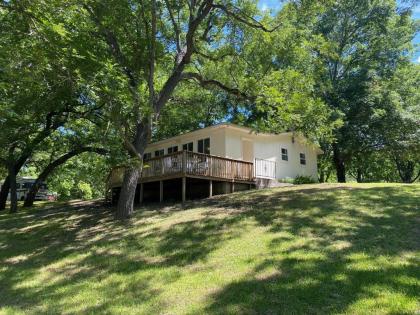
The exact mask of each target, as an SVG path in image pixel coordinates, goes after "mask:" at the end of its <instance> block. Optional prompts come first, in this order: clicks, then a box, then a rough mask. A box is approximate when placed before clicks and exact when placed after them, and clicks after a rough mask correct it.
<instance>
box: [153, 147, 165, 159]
mask: <svg viewBox="0 0 420 315" xmlns="http://www.w3.org/2000/svg"><path fill="white" fill-rule="evenodd" d="M163 155H165V150H163V149H162V150H156V151H155V156H156V157H158V156H163Z"/></svg>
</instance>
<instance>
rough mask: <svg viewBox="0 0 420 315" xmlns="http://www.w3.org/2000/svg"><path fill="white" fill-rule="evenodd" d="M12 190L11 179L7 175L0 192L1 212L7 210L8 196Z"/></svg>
mask: <svg viewBox="0 0 420 315" xmlns="http://www.w3.org/2000/svg"><path fill="white" fill-rule="evenodd" d="M9 190H10V177H9V175H7V177H6V179H5V180H4V183H3V185H2V186H1V190H0V211H1V210H4V209H6V202H7V195H8V194H9Z"/></svg>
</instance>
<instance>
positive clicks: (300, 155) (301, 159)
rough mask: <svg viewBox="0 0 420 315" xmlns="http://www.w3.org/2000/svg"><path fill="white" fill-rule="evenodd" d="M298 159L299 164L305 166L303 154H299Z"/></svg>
mask: <svg viewBox="0 0 420 315" xmlns="http://www.w3.org/2000/svg"><path fill="white" fill-rule="evenodd" d="M299 157H300V164H302V165H306V156H305V153H301V154H299Z"/></svg>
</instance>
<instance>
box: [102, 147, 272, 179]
mask: <svg viewBox="0 0 420 315" xmlns="http://www.w3.org/2000/svg"><path fill="white" fill-rule="evenodd" d="M270 165H271V164H270ZM123 173H124V168H123V167H119V168H114V169H113V170H112V172H111V174H110V176H109V178H108V183H109V185H108V186H109V187H115V186H117V185H118V184H121V183H122V178H123ZM176 176H197V177H206V178H211V179H215V180H217V179H220V180H229V181H231V180H236V181H253V180H254V178H255V176H256V174H255V173H254V164H253V163H252V162H245V161H241V160H234V159H229V158H224V157H219V156H214V155H209V154H202V153H196V152H188V151H180V152H175V153H171V154H168V155H164V156H159V157H154V158H151V159H149V160H147V161H145V162H144V166H143V170H142V173H141V178H142V179H144V180H154V179H156V180H159V179H160V178H171V177H176Z"/></svg>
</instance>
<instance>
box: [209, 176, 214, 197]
mask: <svg viewBox="0 0 420 315" xmlns="http://www.w3.org/2000/svg"><path fill="white" fill-rule="evenodd" d="M209 197H213V181H212V180H211V179H210V181H209Z"/></svg>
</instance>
